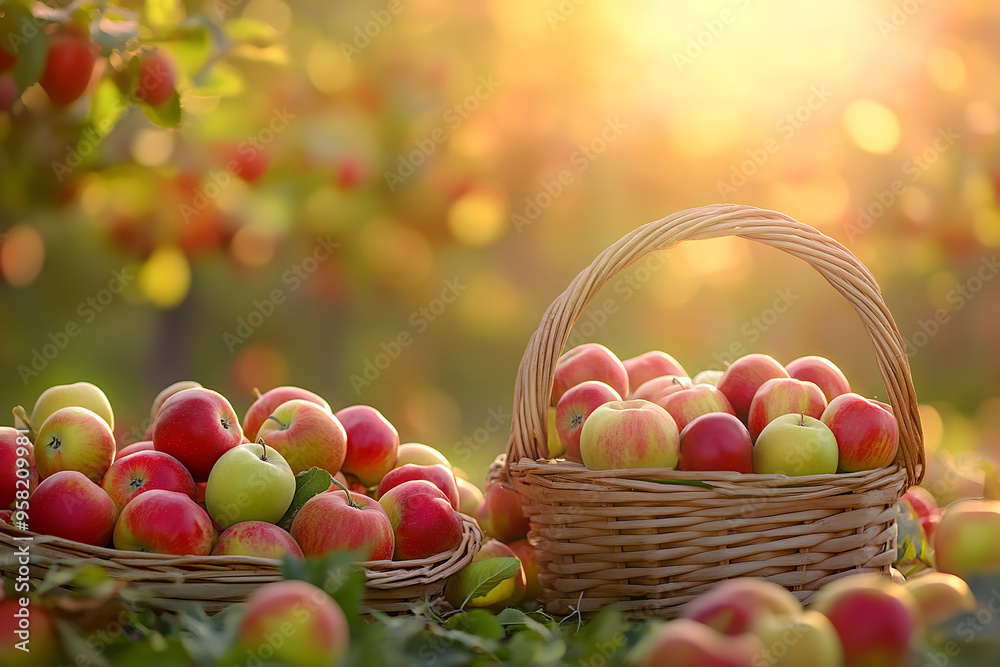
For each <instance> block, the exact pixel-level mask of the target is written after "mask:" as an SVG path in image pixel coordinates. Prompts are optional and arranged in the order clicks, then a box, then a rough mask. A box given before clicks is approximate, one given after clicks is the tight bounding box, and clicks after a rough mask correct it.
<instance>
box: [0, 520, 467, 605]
mask: <svg viewBox="0 0 1000 667" xmlns="http://www.w3.org/2000/svg"><path fill="white" fill-rule="evenodd" d="M459 516H460V517H461V518H462V543H461V544H460V545H459V546H458V548H457V549H455V550H454V551H447V552H443V553H440V554H437V555H435V556H431V557H430V558H425V559H421V560H407V561H392V560H382V561H368V562H365V563H362V564H361V565H363V566H364V572H365V578H366V582H365V600H364V602H363V604H362V611H363V612H371V611H381V612H387V613H392V612H405V611H408V610H409V604H410V603H412V602H417V601H418V600H420V599H421V598H422V597H423V596H424V595H425V594H426V595H427V597H428V598H429V599H431V600H434V599H435V598H437V597H439V596H440V595H441V594H442V592H443V590H444V584H445V581H446V580H447V578H448V577H450V576H451V575H452V574H455V573H456V572H458V571H459V570H461V569H462V568H463V567H465V566H466V565H468V564H469V563H470V562H471V561H472V557H473V556H474V555H475V554H476V552H477V551H478V550H479V544H480V542H481V541H482V532H481V531H480V529H479V526H478V524H477V523H476V520H475V519H473V518H471V517H468V516H466V515H464V514H459ZM28 536H30V537H31V538H32V539H31V541H24V540H18V539H17V538H18V537H22V538H23V537H28ZM25 544H27V545H29V553H30V558H29V564H28V568H29V572H30V574H29V576H30V577H31V578H37V579H41V578H43V577H44V576H45V575H46V573H47V572H48V571H49V570H51V569H54V568H69V567H74V566H79V565H86V564H88V563H96V564H98V565H101V566H102V567H104V568H105V570H106V571H107V573H108V575H109V576H110V577H111V578H112V579H114V580H116V581H121V582H125V583H126V584H127V585H129V586H133V587H135V588H138V589H140V590H141V591H142V592H143V593H144V594H145V595H146V596H148V597H149V603H150V605H151V606H154V607H158V608H163V609H170V608H175V607H176V606H178V605H179V604H182V603H184V602H197V603H200V604H201V605H202V606H203V607H204V609H205V611H207V612H209V613H211V612H216V611H221V610H222V609H225V608H226V607H228V606H229V605H231V604H233V603H236V602H242V601H243V600H245V599H246V597H247V596H248V595H249V594H250V593H252V592H253V590H254V589H255V588H257V587H258V586H260V585H262V584H266V583H270V582H272V581H280V580H281V579H282V576H281V572H280V570H279V565H280V563H279V561H277V560H273V559H270V558H255V557H251V556H170V555H163V554H153V553H141V552H136V551H121V550H118V549H106V548H102V547H92V546H88V545H86V544H81V543H79V542H73V541H70V540H64V539H62V538H59V537H53V536H51V535H37V534H35V533H31V532H28V531H21V530H17V529H16V528H11V527H9V526H5V527H4V531H3V532H0V572H2V573H3V575H4V576H5V577H8V578H10V579H13V578H14V577H15V576H16V575H17V574H18V570H19V567H20V564H19V562H18V559H17V556H16V554H15V552H16V551H17V550H18V549H19V548H21V547H22V546H23V545H25Z"/></svg>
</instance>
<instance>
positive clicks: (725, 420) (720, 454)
mask: <svg viewBox="0 0 1000 667" xmlns="http://www.w3.org/2000/svg"><path fill="white" fill-rule="evenodd" d="M677 468H678V469H679V470H720V471H726V470H730V471H733V472H743V473H749V472H753V442H752V441H751V440H750V433H749V432H748V431H747V427H746V426H744V425H743V422H741V421H740V420H739V419H737V418H736V416H735V415H732V414H729V413H727V412H710V413H709V414H707V415H702V416H700V417H696V418H695V419H694V420H692V421H691V423H690V424H688V425H687V426H685V427H684V430H683V431H681V434H680V455H679V461H678V465H677Z"/></svg>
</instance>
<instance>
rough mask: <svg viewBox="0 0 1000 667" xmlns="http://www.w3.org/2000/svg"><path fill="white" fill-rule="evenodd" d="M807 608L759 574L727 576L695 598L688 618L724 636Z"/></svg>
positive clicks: (688, 607) (686, 611) (688, 608)
mask: <svg viewBox="0 0 1000 667" xmlns="http://www.w3.org/2000/svg"><path fill="white" fill-rule="evenodd" d="M802 611H803V609H802V604H801V603H800V602H799V600H798V598H796V597H795V596H794V595H792V593H790V592H789V591H788V589H786V588H784V587H783V586H780V585H779V584H776V583H774V582H772V581H768V580H766V579H761V578H758V577H739V578H736V579H724V580H722V581H720V582H718V583H716V584H713V585H712V587H711V588H710V589H709V590H708V591H706V592H705V593H702V594H701V595H698V596H697V597H695V598H694V599H693V600H691V601H690V602H689V603H687V605H685V606H684V607H683V609H682V610H681V615H682V616H683V617H684V618H689V619H691V620H694V621H698V622H699V623H703V624H705V625H707V626H709V627H710V628H712V629H713V630H715V631H716V632H719V633H721V634H724V635H733V636H737V635H741V634H744V633H746V632H753V630H754V629H755V628H756V627H757V626H758V625H759V624H760V623H761V621H762V620H764V619H766V618H770V617H778V618H792V617H794V616H796V615H798V614H801V613H802Z"/></svg>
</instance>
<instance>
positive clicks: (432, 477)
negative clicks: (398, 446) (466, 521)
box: [375, 463, 459, 509]
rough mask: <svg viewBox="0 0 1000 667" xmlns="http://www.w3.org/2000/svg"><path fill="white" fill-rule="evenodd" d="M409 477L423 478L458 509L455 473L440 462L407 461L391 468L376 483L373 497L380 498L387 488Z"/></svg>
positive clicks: (397, 484)
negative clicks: (413, 462) (414, 462)
mask: <svg viewBox="0 0 1000 667" xmlns="http://www.w3.org/2000/svg"><path fill="white" fill-rule="evenodd" d="M411 479H423V480H427V481H428V482H430V483H432V484H433V485H434V486H436V487H437V488H439V489H440V490H441V493H443V494H444V495H445V496H446V497H447V498H448V502H450V503H451V506H452V507H453V508H455V509H458V504H459V496H458V482H457V480H456V478H455V473H454V472H453V471H452V469H451V468H449V467H447V466H443V465H441V464H440V463H436V464H434V465H430V466H418V465H414V464H412V463H407V464H406V465H404V466H402V467H401V468H393V469H392V470H390V471H389V472H387V473H386V474H385V477H383V478H382V481H381V482H379V483H378V490H377V491H376V492H375V498H376V499H381V498H382V496H383V495H385V493H386V492H387V491H388V490H389V489H392V488H394V487H397V486H399V485H400V484H402V483H403V482H409V481H410V480H411Z"/></svg>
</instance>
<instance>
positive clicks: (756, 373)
mask: <svg viewBox="0 0 1000 667" xmlns="http://www.w3.org/2000/svg"><path fill="white" fill-rule="evenodd" d="M786 377H788V372H787V371H786V370H785V367H784V366H782V365H781V364H779V363H778V362H777V360H775V358H774V357H771V356H768V355H766V354H757V353H754V354H747V355H744V356H742V357H740V358H739V359H737V360H736V361H734V362H733V363H732V364H730V365H729V367H728V368H727V369H726V370H725V371H723V373H722V377H720V378H719V383H718V384H717V385H716V386H717V387H718V388H719V390H720V391H721V392H722V393H723V394H725V395H726V398H728V399H729V402H730V403H732V405H733V409H734V410H735V411H736V416H737V417H739V418H740V421H742V422H743V423H744V424H746V423H747V415H748V414H749V413H750V403H751V402H753V397H754V394H756V393H757V390H758V389H760V386H761V385H762V384H764V383H765V382H767V381H768V380H770V379H772V378H786Z"/></svg>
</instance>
